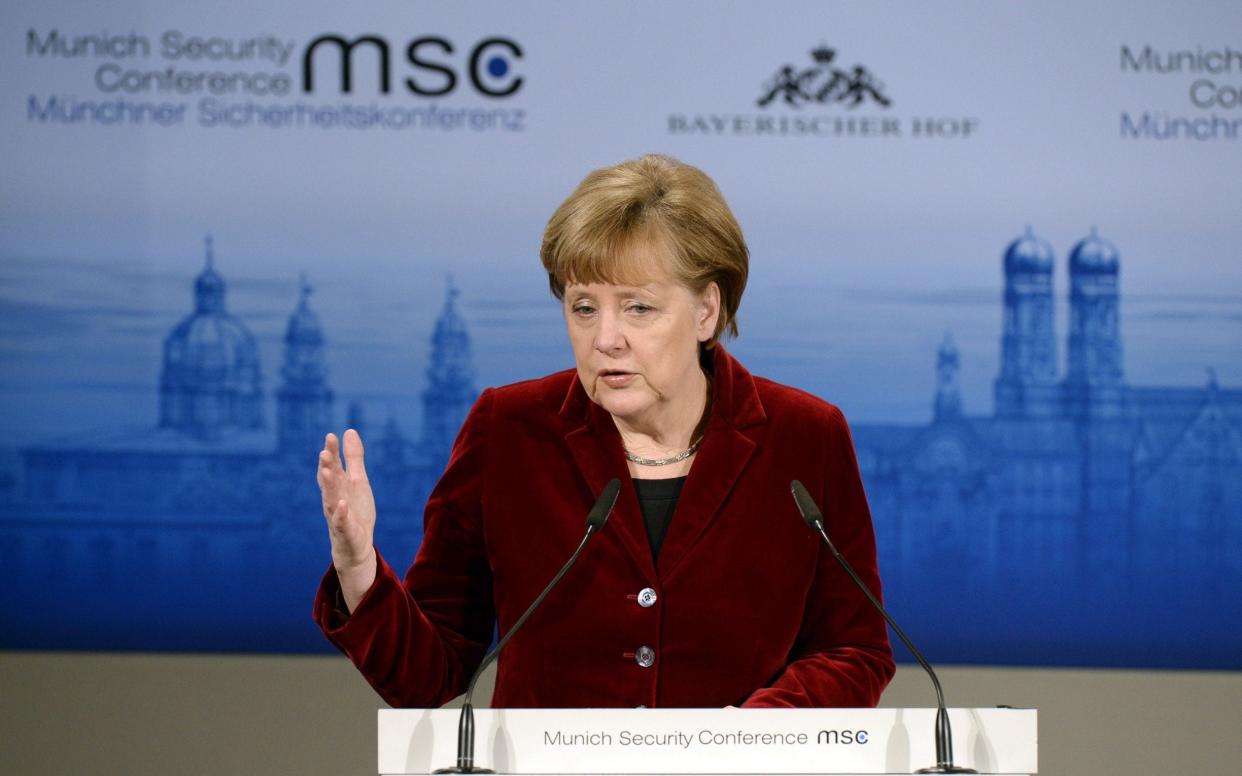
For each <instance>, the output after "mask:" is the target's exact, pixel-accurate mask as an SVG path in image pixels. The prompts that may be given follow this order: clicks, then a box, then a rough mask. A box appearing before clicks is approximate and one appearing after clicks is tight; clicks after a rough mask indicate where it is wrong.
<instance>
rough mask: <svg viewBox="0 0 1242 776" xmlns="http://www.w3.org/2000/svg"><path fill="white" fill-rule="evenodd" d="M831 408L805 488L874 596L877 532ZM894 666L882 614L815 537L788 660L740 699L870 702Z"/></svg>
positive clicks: (843, 430) (845, 430) (799, 703)
mask: <svg viewBox="0 0 1242 776" xmlns="http://www.w3.org/2000/svg"><path fill="white" fill-rule="evenodd" d="M830 409H831V413H830V417H829V423H830V426H829V428H828V429H827V433H826V438H827V440H828V445H827V450H826V452H827V457H826V460H825V466H824V470H825V473H824V477H823V479H822V480H821V481H820V482H819V483H818V485H819V487H818V488H814V489H812V490H811V493H812V494H813V495H814V496H815V498H816V500H817V501H818V503H819V504H820V506H821V508H822V509H823V510H824V521H825V529H826V531H827V533H828V536H829V538H830V539H832V541H833V544H834V545H836V547H837V549H838V550H839V551H840V552H841V554H842V556H843V557H844V558H845V559H846V560H847V561H848V562H849V564H850V566H852V567H853V569H854V571H855V572H856V573H857V574H858V576H859V577H860V578H862V580H863V582H864V583H865V584H866V585H867V587H868V588H869V589H870V590H871V592H872V593H873V594H875V596H876V598H880V597H881V590H880V576H879V570H878V564H877V561H876V548H875V532H874V529H873V527H872V524H871V512H870V510H869V509H868V507H867V497H866V494H865V493H864V492H863V485H862V476H861V474H860V473H859V470H858V460H857V458H856V457H855V455H854V444H853V440H852V439H851V437H850V432H849V426H848V425H847V424H846V422H845V417H844V416H843V415H842V414H841V412H840V410H838V409H837V408H836V407H830ZM816 490H818V491H819V492H818V493H817V492H816ZM895 669H896V666H895V664H894V662H893V652H892V648H891V647H890V646H889V642H888V630H887V625H886V623H885V622H884V618H883V616H882V615H881V614H880V613H879V612H878V611H876V609H875V607H873V606H872V605H871V602H870V601H868V600H867V598H866V596H864V595H863V593H862V591H861V590H859V589H858V587H857V586H856V585H855V584H854V582H853V580H851V579H850V578H849V575H848V574H846V573H845V571H844V570H843V569H842V568H841V566H840V564H839V563H837V561H836V559H835V558H833V556H832V553H831V552H830V551H829V550H828V548H827V547H826V546H823V545H822V543H821V546H820V551H819V556H818V559H817V562H816V568H815V576H814V579H813V581H812V584H811V589H810V591H809V592H808V594H807V599H806V605H805V609H804V611H803V619H802V625H801V628H800V629H799V633H798V637H797V639H796V641H795V644H794V647H793V651H792V653H791V655H790V661H789V663H788V664H787V665H786V666H785V669H784V671H782V672H781V673H780V674H779V675H778V676H777V677H776V678H775V679H774V680H773V681H772V683H771V684H770V685H769V686H767V687H763V688H761V689H759V690H757V691H755V692H754V693H752V694H751V696H750V697H749V698H747V700H746V701H745V702H744V703H743V704H742V705H743V706H746V707H766V706H792V707H808V706H809V707H817V706H818V707H830V706H839V707H871V706H875V705H876V704H878V703H879V701H880V694H881V693H882V692H883V691H884V688H885V687H886V686H887V685H888V683H889V680H891V679H892V677H893V673H894V671H895Z"/></svg>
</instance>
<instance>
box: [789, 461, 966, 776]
mask: <svg viewBox="0 0 1242 776" xmlns="http://www.w3.org/2000/svg"><path fill="white" fill-rule="evenodd" d="M789 490H790V492H791V493H793V497H794V502H795V503H796V504H797V505H798V512H799V513H800V514H801V515H802V519H803V521H804V522H806V524H807V526H808V527H810V529H811V530H812V531H814V532H816V533H817V534H819V536H820V538H821V539H823V540H824V543H825V544H827V545H828V549H829V550H830V551H831V552H832V557H834V558H836V559H837V562H838V563H840V564H841V568H843V569H845V573H847V574H849V576H850V579H852V580H854V584H856V585H858V588H859V589H860V590H862V591H863V593H864V594H865V595H866V596H867V600H869V601H871V604H872V605H873V606H874V607H875V608H876V609H877V610H879V612H880V614H882V615H883V616H884V621H885V622H887V623H888V625H889V627H890V628H892V629H893V632H894V633H896V634H897V636H898V637H899V638H900V639H901V643H903V644H905V645H906V649H908V650H910V654H912V655H914V659H915V660H917V661H919V665H921V666H923V670H924V671H926V672H927V675H928V676H930V677H931V680H932V685H933V686H934V687H935V688H936V764H935V765H934V766H932V767H930V768H920V769H918V770H917V771H915V773H978V771H976V770H974V769H973V768H963V767H960V766H957V765H954V764H953V731H952V730H951V729H950V727H949V712H948V709H946V708H945V705H944V693H943V692H942V691H941V689H940V680H939V679H937V678H936V672H935V671H933V670H932V667H931V664H930V663H928V662H927V661H926V660H925V659H923V653H921V652H919V651H918V648H916V647H915V646H914V643H913V642H911V641H910V639H909V638H907V637H906V634H905V632H903V631H902V630H901V626H899V625H898V624H897V622H896V621H895V620H893V618H892V617H891V616H890V615H889V613H888V611H887V610H886V609H885V608H884V605H883V604H881V603H880V601H879V599H877V598H876V597H875V594H874V593H872V592H871V590H870V588H868V587H867V586H866V585H865V584H864V583H863V581H862V580H861V579H859V577H858V574H856V573H855V572H854V569H853V567H852V566H850V564H849V562H848V561H847V560H846V559H845V558H843V557H842V556H841V553H839V552H837V548H836V547H835V546H834V545H833V543H832V540H831V539H829V538H828V532H827V531H825V530H824V515H823V513H822V512H820V511H819V507H818V506H816V504H815V499H813V498H811V494H810V493H808V492H807V490H806V488H805V487H804V486H803V485H802V483H801V482H799V481H797V480H794V481H793V482H791V483H789Z"/></svg>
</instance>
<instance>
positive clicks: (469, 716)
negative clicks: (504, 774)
mask: <svg viewBox="0 0 1242 776" xmlns="http://www.w3.org/2000/svg"><path fill="white" fill-rule="evenodd" d="M620 492H621V480H618V479H616V478H613V479H611V480H609V481H608V484H607V485H605V486H604V489H603V490H602V491H600V494H599V498H597V499H596V500H595V506H593V507H591V511H590V512H588V513H587V519H586V534H585V535H584V536H583V537H582V541H581V542H579V543H578V549H576V550H574V554H573V555H571V556H569V560H567V561H566V562H565V565H564V566H562V567H561V570H560V571H558V572H556V576H554V577H552V581H551V582H549V583H548V586H547V587H545V588H544V589H543V592H542V593H540V594H539V595H538V597H536V598H535V600H534V601H533V602H532V603H531V605H530V606H528V607H526V611H525V612H523V613H522V616H521V617H519V618H518V619H517V622H515V623H513V627H512V628H510V629H509V632H508V633H506V634H505V637H504V638H503V639H501V640H500V642H499V643H498V644H496V646H495V647H493V648H492V651H491V652H488V653H487V655H486V656H485V657H484V658H483V662H481V663H479V667H478V668H477V669H475V672H474V676H472V677H470V684H468V685H466V697H465V701H464V702H463V703H462V706H461V718H460V720H459V721H458V723H457V765H455V766H453V767H451V768H437V769H436V770H435V771H433V773H495V771H493V770H491V769H488V768H477V767H475V764H474V704H473V703H472V702H471V698H473V697H474V685H475V684H476V683H477V682H478V681H479V677H480V676H482V674H483V669H485V668H487V667H488V666H489V665H491V664H492V662H493V661H495V660H496V657H497V656H498V655H499V654H500V650H502V649H504V648H505V644H508V643H509V639H511V638H513V634H515V633H517V632H518V630H519V629H520V628H521V627H522V624H523V623H525V622H526V620H527V618H529V617H530V616H531V614H532V613H534V611H535V610H536V609H538V608H539V604H541V603H543V599H545V598H547V597H548V593H551V592H552V588H554V587H556V585H557V583H558V582H560V581H561V577H563V576H565V574H566V573H567V572H568V571H569V570H570V569H571V568H573V565H574V563H576V562H577V561H578V556H579V555H581V554H582V548H583V547H586V543H587V540H589V539H590V538H591V537H592V536H594V535H595V533H596V532H597V531H599V530H600V529H601V528H603V527H604V524H605V523H607V522H608V516H609V515H611V514H612V508H613V506H614V505H615V504H616V503H617V496H618V494H620Z"/></svg>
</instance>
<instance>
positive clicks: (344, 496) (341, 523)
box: [316, 428, 375, 612]
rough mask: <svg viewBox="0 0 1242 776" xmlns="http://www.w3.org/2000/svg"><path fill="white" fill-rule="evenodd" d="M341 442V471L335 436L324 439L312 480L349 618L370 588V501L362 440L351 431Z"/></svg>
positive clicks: (372, 571)
mask: <svg viewBox="0 0 1242 776" xmlns="http://www.w3.org/2000/svg"><path fill="white" fill-rule="evenodd" d="M343 442H344V446H345V466H344V467H342V466H341V450H340V443H338V442H337V438H336V434H328V436H327V437H325V438H324V442H323V450H322V451H321V452H320V453H319V471H318V472H317V474H316V479H317V480H318V481H319V492H320V493H321V494H322V495H323V516H324V519H326V520H327V521H328V538H329V539H331V541H332V565H333V567H334V568H335V569H336V576H337V578H338V579H339V580H340V582H341V593H342V595H343V596H344V598H345V605H346V606H347V607H349V611H350V612H353V611H354V609H355V608H356V607H357V606H358V603H359V602H360V601H361V600H362V597H363V596H364V595H366V592H367V591H368V590H370V589H371V585H372V583H374V582H375V545H374V536H375V497H374V496H373V495H372V493H371V483H370V481H368V480H367V469H366V466H365V465H364V464H363V461H362V458H363V449H362V437H360V436H358V432H357V431H354V430H353V429H352V428H351V429H349V430H348V431H346V432H345V434H344V440H343Z"/></svg>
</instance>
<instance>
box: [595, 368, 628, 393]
mask: <svg viewBox="0 0 1242 776" xmlns="http://www.w3.org/2000/svg"><path fill="white" fill-rule="evenodd" d="M599 379H600V380H602V381H603V383H604V385H607V386H608V387H609V388H624V387H626V386H627V385H629V384H630V383H631V382H633V380H634V373H633V372H622V371H620V370H617V369H606V370H604V371H603V372H600V373H599Z"/></svg>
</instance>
